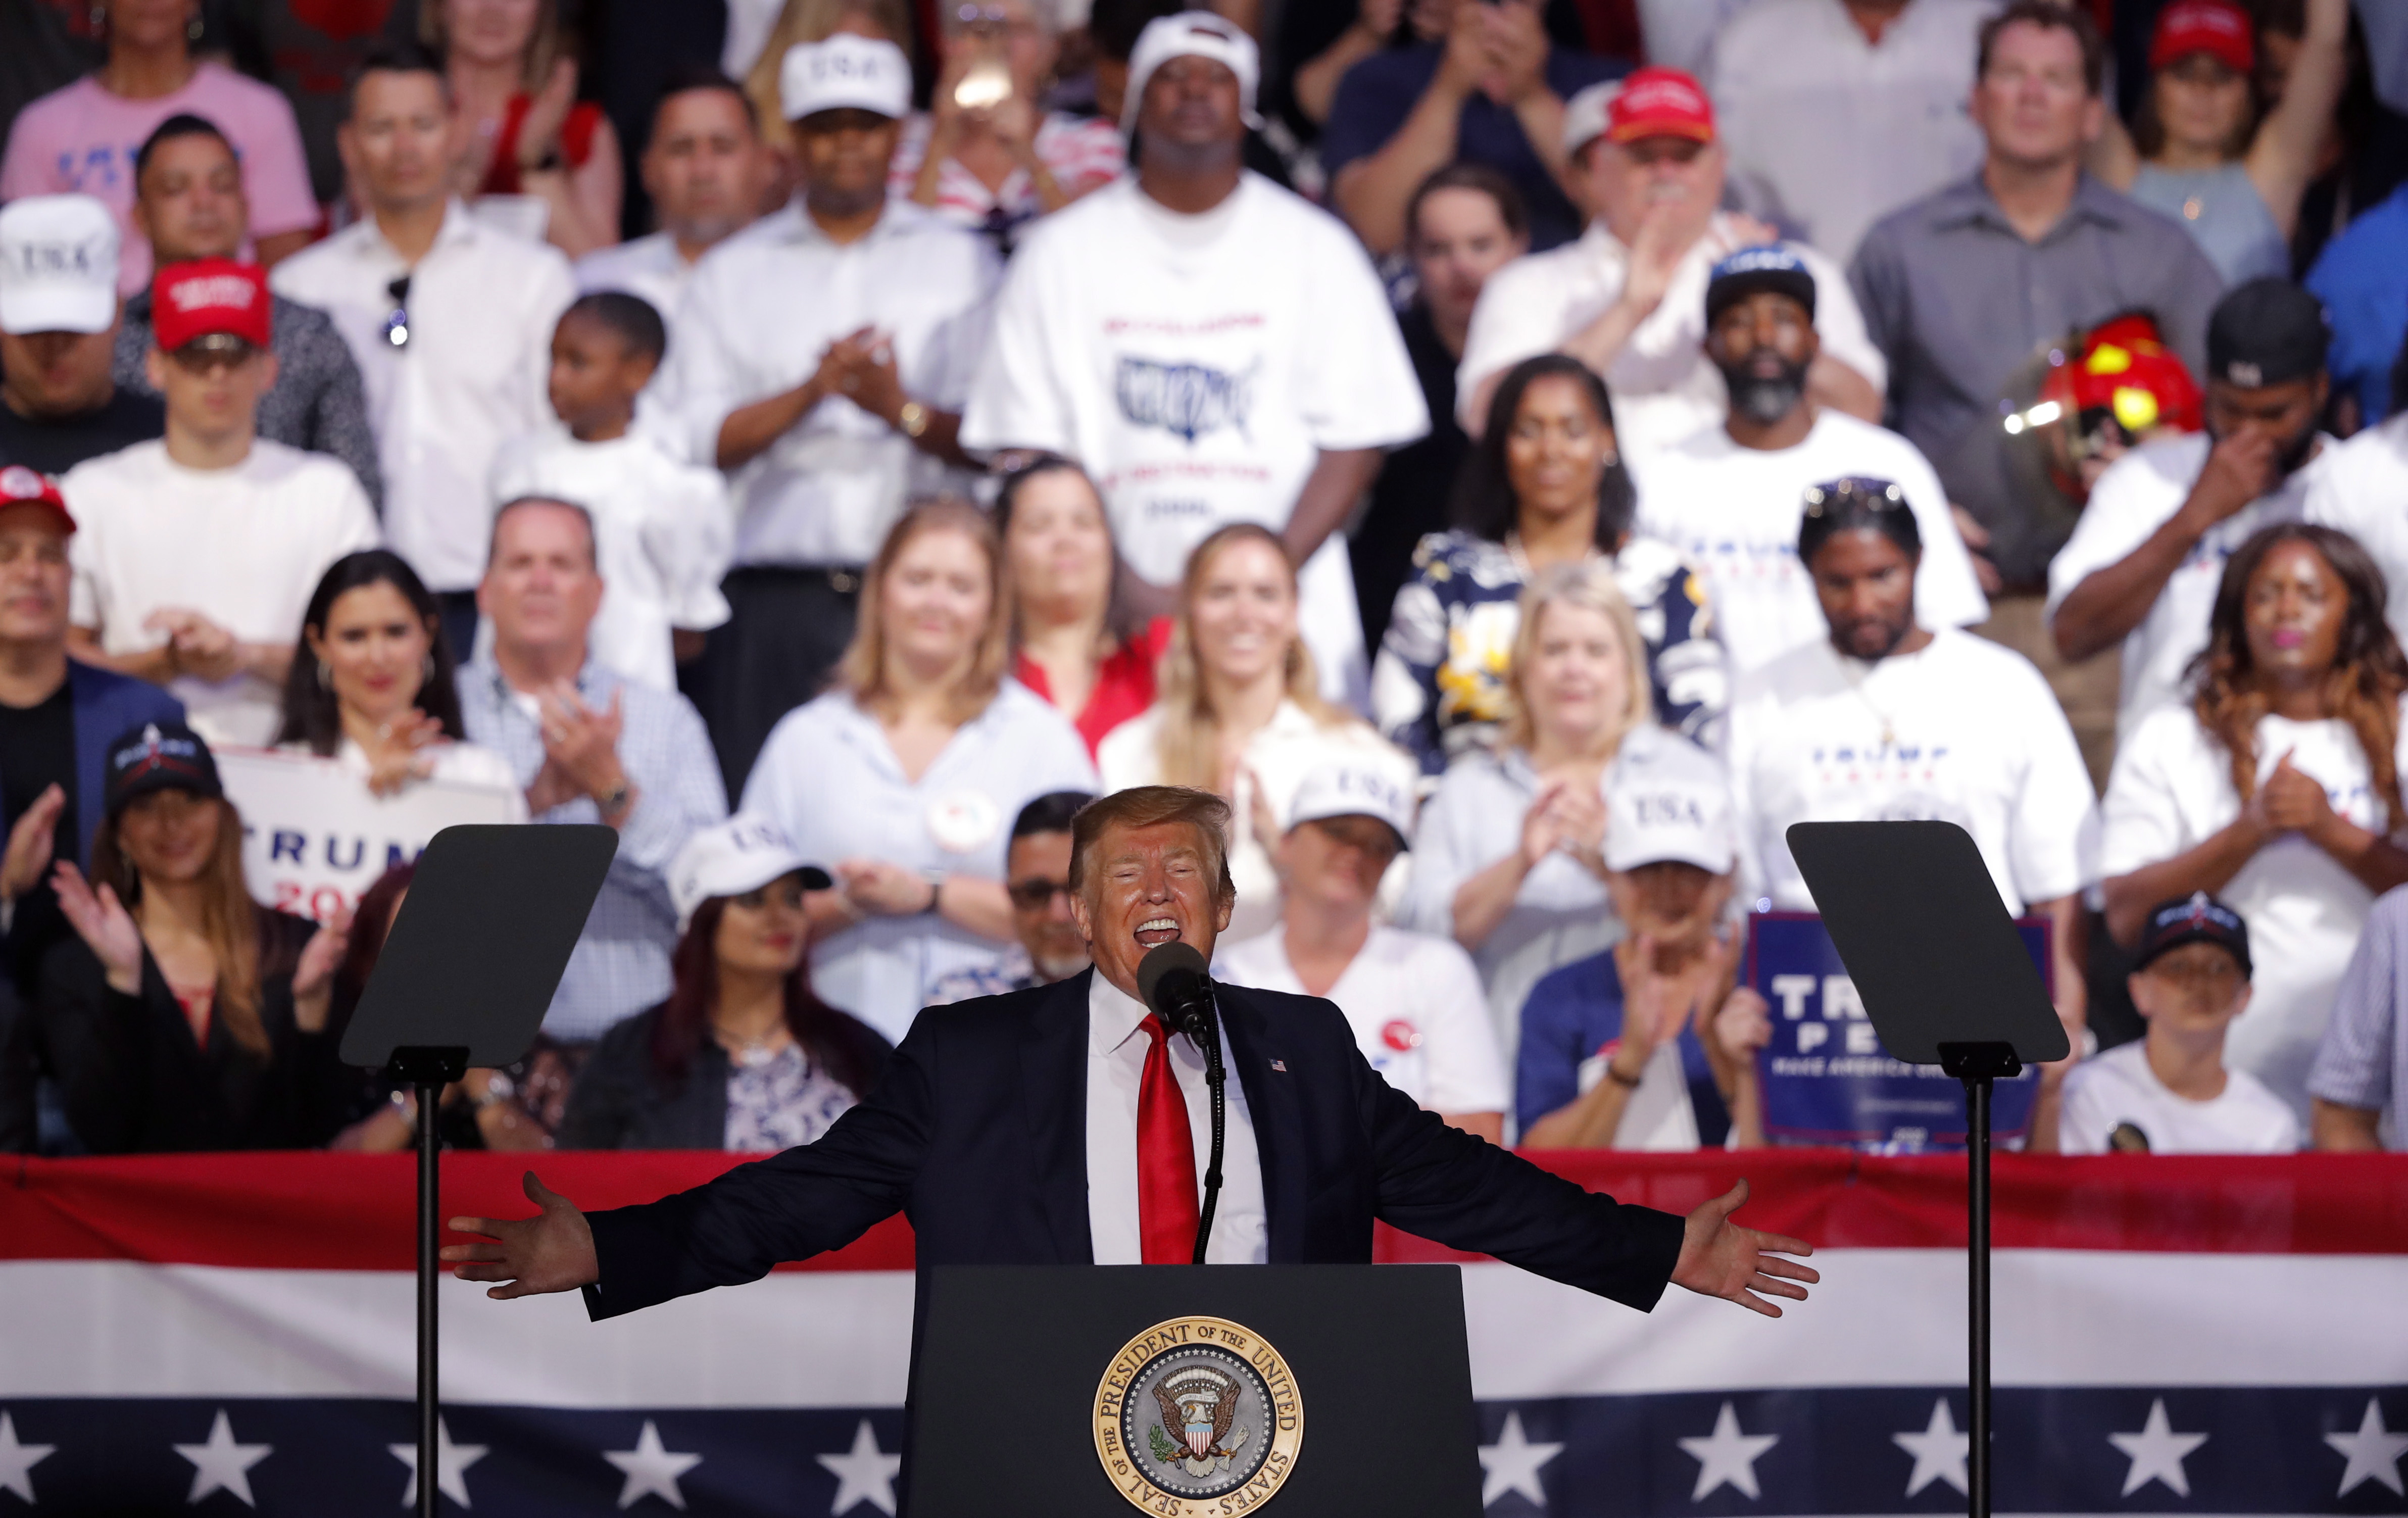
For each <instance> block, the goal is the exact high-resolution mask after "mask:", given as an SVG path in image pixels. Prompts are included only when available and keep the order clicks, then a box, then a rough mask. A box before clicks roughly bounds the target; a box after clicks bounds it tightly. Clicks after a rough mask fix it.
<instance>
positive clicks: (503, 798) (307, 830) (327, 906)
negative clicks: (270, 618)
mask: <svg viewBox="0 0 2408 1518" xmlns="http://www.w3.org/2000/svg"><path fill="white" fill-rule="evenodd" d="M217 761H218V774H219V776H220V777H221V778H222V779H223V780H224V781H225V790H226V799H228V800H229V801H232V802H233V803H234V804H235V808H236V810H238V811H240V812H241V813H242V869H243V875H244V877H245V878H246V879H247V880H248V881H250V882H251V895H253V896H256V897H257V898H259V900H260V901H261V902H262V903H263V904H265V905H266V906H270V907H274V908H277V909H279V910H282V911H288V912H294V913H296V914H298V915H300V916H303V917H312V918H315V919H317V920H318V921H319V922H325V921H326V920H327V919H329V918H331V917H333V916H334V915H335V913H336V912H337V910H338V909H342V908H344V907H350V906H356V905H357V904H358V902H359V899H360V893H362V892H364V891H366V889H367V888H368V887H369V886H371V885H373V884H375V883H376V880H377V877H378V876H380V875H382V874H383V873H384V872H385V871H386V870H388V869H391V868H392V867H393V866H395V865H406V864H409V862H410V861H412V860H414V859H416V858H417V857H418V855H419V852H420V851H421V850H423V849H424V848H425V847H426V844H427V840H428V839H430V838H434V837H435V835H436V834H437V833H440V832H441V831H443V830H444V829H445V828H447V827H451V826H453V825H455V824H458V823H512V822H517V821H518V820H519V812H518V807H517V801H516V798H515V797H514V796H512V795H511V794H510V793H509V792H508V791H503V790H498V789H495V788H492V787H488V786H482V785H461V784H458V783H456V782H452V781H448V780H416V781H413V782H411V783H410V784H409V786H407V787H406V788H404V789H403V790H402V791H401V793H400V794H399V795H389V796H380V795H375V794H374V793H372V792H370V791H369V790H368V786H367V781H366V780H363V779H361V778H360V777H359V776H357V775H354V774H352V773H351V772H350V771H349V770H347V769H345V768H344V767H343V766H340V765H338V764H337V763H336V762H335V761H334V760H332V759H320V758H317V757H315V756H314V755H309V754H293V753H273V752H267V751H265V750H260V749H221V750H219V751H218V753H217Z"/></svg>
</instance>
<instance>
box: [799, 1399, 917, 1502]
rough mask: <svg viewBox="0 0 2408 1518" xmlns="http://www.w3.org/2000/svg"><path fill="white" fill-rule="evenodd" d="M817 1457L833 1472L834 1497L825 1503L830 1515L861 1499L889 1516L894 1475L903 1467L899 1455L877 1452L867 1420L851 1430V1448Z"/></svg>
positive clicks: (876, 1440) (893, 1488)
mask: <svg viewBox="0 0 2408 1518" xmlns="http://www.w3.org/2000/svg"><path fill="white" fill-rule="evenodd" d="M818 1459H819V1463H820V1464H821V1465H824V1466H825V1467H827V1468H829V1469H830V1470H833V1471H835V1472H836V1500H835V1501H833V1502H831V1503H829V1504H828V1512H829V1514H830V1515H831V1518H833V1515H834V1514H837V1513H840V1512H842V1511H845V1510H846V1509H848V1508H851V1507H853V1505H855V1504H856V1503H862V1502H867V1503H868V1504H870V1505H871V1506H872V1507H875V1508H876V1509H878V1511H881V1512H883V1513H886V1514H888V1515H889V1518H893V1514H894V1511H895V1477H896V1473H897V1472H899V1471H900V1470H902V1468H903V1457H902V1456H901V1455H899V1454H882V1453H881V1452H880V1450H879V1448H878V1436H877V1435H876V1434H874V1433H872V1432H871V1431H870V1427H869V1420H868V1419H867V1418H864V1419H862V1420H861V1426H860V1427H859V1428H857V1429H855V1430H854V1431H853V1448H852V1449H850V1450H847V1451H846V1452H845V1453H844V1454H823V1455H820V1456H819V1457H818Z"/></svg>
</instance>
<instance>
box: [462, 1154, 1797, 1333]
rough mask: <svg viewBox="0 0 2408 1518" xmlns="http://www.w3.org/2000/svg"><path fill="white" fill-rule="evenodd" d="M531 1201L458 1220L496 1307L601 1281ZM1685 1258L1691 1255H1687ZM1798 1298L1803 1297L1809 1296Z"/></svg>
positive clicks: (533, 1192)
mask: <svg viewBox="0 0 2408 1518" xmlns="http://www.w3.org/2000/svg"><path fill="white" fill-rule="evenodd" d="M525 1184H526V1194H527V1200H528V1201H531V1202H533V1203H535V1205H536V1206H538V1207H539V1208H541V1209H543V1210H542V1211H541V1212H539V1213H538V1214H536V1215H535V1216H534V1217H531V1218H520V1219H518V1220H516V1221H515V1222H509V1221H505V1220H503V1219H500V1218H453V1219H452V1231H453V1232H454V1233H464V1234H480V1235H482V1236H483V1238H484V1239H487V1240H490V1242H483V1243H475V1244H452V1245H451V1246H449V1247H447V1248H446V1249H445V1250H444V1251H443V1258H444V1260H445V1261H446V1262H448V1263H450V1264H451V1265H452V1266H454V1267H456V1268H454V1269H453V1270H452V1274H453V1275H455V1276H457V1277H459V1278H460V1279H461V1280H462V1281H498V1282H502V1284H500V1285H498V1286H495V1288H494V1289H493V1290H491V1291H489V1292H487V1293H486V1294H485V1295H486V1296H490V1297H493V1298H494V1299H495V1300H496V1301H508V1300H509V1299H510V1298H511V1297H513V1296H539V1295H541V1294H542V1293H544V1292H573V1291H575V1290H576V1289H577V1288H578V1287H580V1286H590V1285H592V1284H593V1283H594V1282H596V1281H599V1280H601V1279H602V1267H601V1266H600V1265H599V1264H598V1263H597V1262H596V1261H595V1257H594V1230H593V1229H591V1228H589V1227H587V1226H586V1225H585V1214H584V1213H582V1212H580V1211H579V1210H577V1204H576V1203H575V1202H572V1201H570V1200H569V1199H568V1198H567V1197H566V1196H562V1195H560V1193H558V1192H556V1191H553V1190H552V1188H551V1187H549V1186H547V1185H545V1184H544V1183H543V1182H542V1181H538V1180H537V1179H536V1178H535V1172H534V1171H533V1170H529V1171H528V1172H527V1173H526V1182H525ZM1682 1253H1683V1256H1684V1258H1685V1257H1686V1255H1687V1251H1686V1250H1685V1249H1684V1250H1683V1252H1682ZM1799 1295H1800V1296H1803V1295H1805V1294H1804V1293H1802V1292H1801V1293H1799Z"/></svg>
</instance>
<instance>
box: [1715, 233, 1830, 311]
mask: <svg viewBox="0 0 2408 1518" xmlns="http://www.w3.org/2000/svg"><path fill="white" fill-rule="evenodd" d="M1759 290H1770V291H1771V292H1772V293H1773V294H1780V295H1786V296H1788V297H1789V298H1790V299H1791V300H1794V301H1796V302H1797V303H1798V304H1799V305H1800V306H1803V307H1805V308H1806V319H1807V320H1808V321H1810V322H1811V321H1813V318H1814V271H1813V269H1810V268H1808V267H1807V266H1806V261H1805V260H1804V259H1802V258H1800V257H1799V256H1798V255H1797V254H1796V253H1794V252H1791V251H1789V250H1788V249H1786V248H1784V247H1783V246H1781V244H1779V243H1777V242H1769V243H1765V244H1763V245H1761V246H1759V247H1755V248H1742V249H1741V250H1740V251H1737V252H1735V253H1733V254H1731V255H1730V256H1729V257H1727V258H1726V259H1724V260H1723V261H1722V262H1721V263H1719V264H1717V265H1714V266H1713V272H1711V273H1709V274H1708V275H1707V276H1706V325H1708V326H1710V327H1711V326H1713V324H1714V319H1715V318H1716V317H1718V316H1720V315H1722V314H1723V312H1724V311H1726V310H1727V309H1728V308H1731V307H1733V306H1736V305H1738V304H1739V303H1740V302H1741V301H1743V300H1745V299H1747V297H1748V296H1750V295H1753V294H1756V292H1757V291H1759Z"/></svg>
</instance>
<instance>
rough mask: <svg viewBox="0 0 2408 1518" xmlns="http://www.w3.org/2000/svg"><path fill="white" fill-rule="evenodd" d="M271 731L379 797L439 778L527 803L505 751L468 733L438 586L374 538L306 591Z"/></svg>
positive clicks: (283, 743) (283, 744)
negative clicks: (280, 709) (279, 717)
mask: <svg viewBox="0 0 2408 1518" xmlns="http://www.w3.org/2000/svg"><path fill="white" fill-rule="evenodd" d="M276 741H277V743H278V745H279V747H282V748H285V749H289V750H294V751H298V752H308V753H314V754H316V755H318V756H319V757H320V758H322V759H333V760H336V761H337V762H339V763H340V764H341V765H342V766H344V767H345V768H347V769H350V770H352V771H354V772H355V773H357V774H358V775H359V776H360V778H361V779H362V780H366V782H367V787H368V789H369V790H370V791H371V792H373V793H374V794H376V795H394V793H396V792H398V791H400V790H401V789H402V788H403V787H404V786H406V785H408V784H409V783H410V782H411V781H412V780H451V781H454V782H457V783H460V784H464V785H483V786H490V787H492V788H494V789H495V790H501V791H509V792H510V793H512V794H514V795H518V796H519V798H520V800H519V805H520V807H521V808H523V807H524V805H525V796H524V794H523V792H521V791H520V790H519V785H518V780H517V778H516V776H515V774H514V773H513V772H512V770H511V769H510V764H509V760H508V759H506V758H504V757H503V756H502V755H500V754H498V753H495V752H494V751H493V750H491V749H486V748H480V747H479V746H478V745H476V744H474V743H470V742H469V741H467V734H466V729H465V728H464V727H463V726H462V725H461V721H460V692H459V688H458V686H457V685H455V684H454V683H453V680H452V651H451V649H450V647H449V645H448V644H447V643H446V641H445V639H444V636H443V621H442V613H441V611H440V609H438V607H437V604H436V600H435V597H434V595H433V594H432V593H430V592H429V591H428V590H427V588H426V585H425V582H424V581H423V580H420V579H419V578H418V573H417V571H415V570H413V569H412V568H410V567H409V564H408V563H407V562H406V561H404V560H403V559H402V557H401V556H400V555H399V554H396V553H392V552H388V551H385V550H383V549H380V548H378V549H369V550H367V551H365V552H360V553H351V554H346V555H344V556H343V557H342V558H339V559H337V560H336V561H335V562H334V564H333V565H332V566H329V567H328V568H327V570H326V573H325V576H324V577H323V578H322V579H321V580H319V581H318V588H317V590H316V591H315V592H313V593H312V594H310V597H309V606H308V610H307V611H305V612H303V613H302V617H301V646H300V648H299V649H298V650H297V651H296V656H295V657H294V661H293V668H292V671H291V673H290V674H288V675H287V676H286V677H285V680H284V717H283V723H282V725H281V726H280V727H279V729H278V731H277V735H276Z"/></svg>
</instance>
